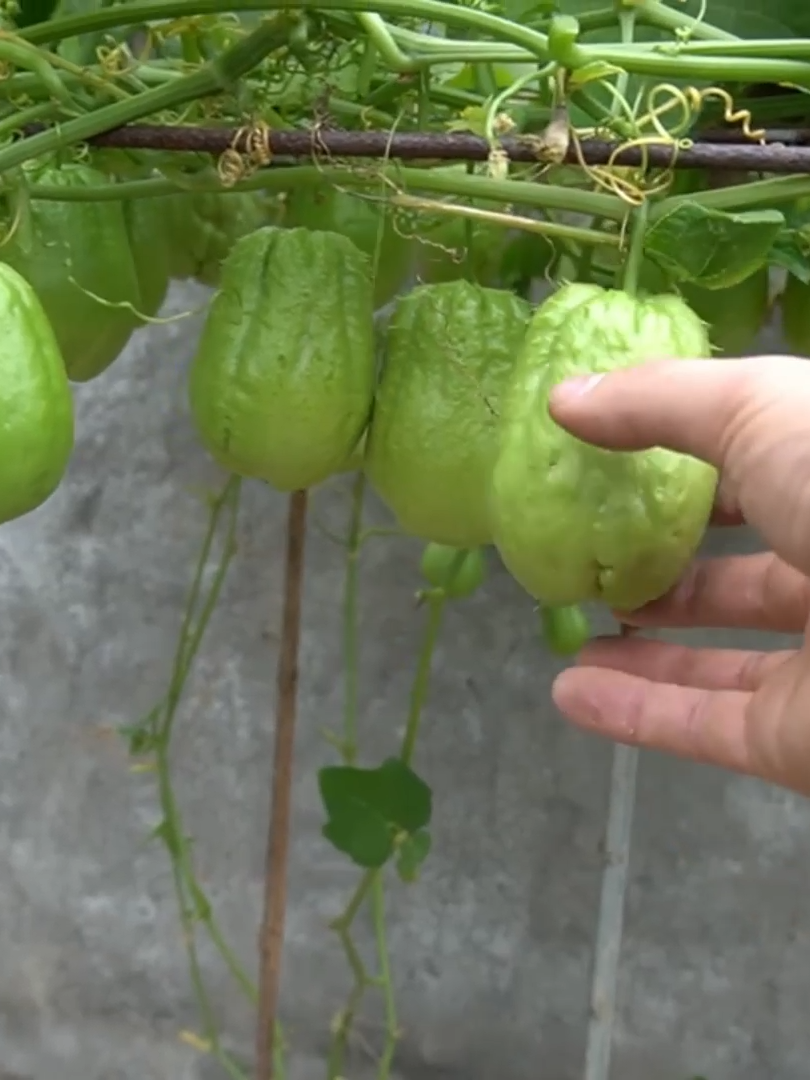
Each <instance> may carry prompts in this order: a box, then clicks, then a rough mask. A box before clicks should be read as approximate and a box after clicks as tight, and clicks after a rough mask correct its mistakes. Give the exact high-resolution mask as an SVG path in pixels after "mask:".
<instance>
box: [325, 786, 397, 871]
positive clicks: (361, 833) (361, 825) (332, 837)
mask: <svg viewBox="0 0 810 1080" xmlns="http://www.w3.org/2000/svg"><path fill="white" fill-rule="evenodd" d="M322 832H323V835H324V837H325V838H326V839H327V840H328V841H329V842H330V844H332V845H333V846H334V847H336V848H337V850H338V851H342V852H343V854H344V855H348V856H349V858H350V859H351V860H352V862H354V863H356V864H357V865H358V866H361V867H362V868H363V869H364V870H376V869H378V868H379V867H381V866H384V865H385V863H387V862H388V860H389V859H390V858H391V853H392V851H393V850H394V838H393V835H392V833H391V830H390V829H389V827H388V825H387V824H386V821H385V819H384V818H382V817H380V815H379V814H376V813H375V812H374V811H373V810H372V809H371V808H370V807H368V806H366V805H364V804H363V803H361V802H352V801H348V802H346V803H344V804H343V805H341V806H340V808H339V809H338V811H337V812H336V813H335V814H334V816H332V817H330V818H329V821H327V823H326V824H325V825H324V827H323V829H322Z"/></svg>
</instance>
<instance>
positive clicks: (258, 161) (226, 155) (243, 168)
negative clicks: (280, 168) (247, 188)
mask: <svg viewBox="0 0 810 1080" xmlns="http://www.w3.org/2000/svg"><path fill="white" fill-rule="evenodd" d="M270 134H271V128H270V125H269V124H267V123H266V122H265V121H264V120H258V121H256V123H255V124H250V125H247V126H245V127H240V128H239V129H238V130H237V132H236V134H235V135H234V137H233V139H232V140H231V145H230V146H229V147H228V149H227V150H225V151H223V153H222V154H221V155H220V158H219V160H218V161H217V175H218V176H219V179H220V181H221V182H222V185H223V186H224V187H233V186H234V184H238V183H239V181H240V180H244V179H245V178H246V177H248V176H251V175H252V174H253V173H255V172H256V170H257V169H261V168H264V167H265V166H267V165H269V164H270V162H271V161H272V160H273V151H272V149H271V147H270Z"/></svg>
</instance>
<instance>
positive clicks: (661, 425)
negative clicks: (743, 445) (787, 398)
mask: <svg viewBox="0 0 810 1080" xmlns="http://www.w3.org/2000/svg"><path fill="white" fill-rule="evenodd" d="M764 374H767V378H768V381H773V379H774V377H775V376H777V377H779V376H781V377H782V378H790V377H791V376H792V377H793V378H795V377H796V375H798V374H803V375H804V381H805V383H806V392H807V393H809V394H810V375H808V373H807V363H806V361H802V360H798V359H794V358H792V357H781V356H780V357H753V358H746V359H744V360H654V361H651V362H649V363H646V364H641V365H639V366H637V367H632V368H624V369H621V370H619V371H612V372H609V373H608V374H606V375H595V376H585V377H583V378H578V379H571V380H569V381H567V382H562V383H560V384H559V385H558V386H556V387H554V389H553V390H552V392H551V397H550V401H549V411H550V412H551V415H552V417H553V418H554V419H555V420H556V421H557V423H558V424H560V426H561V427H564V428H566V430H568V431H570V432H571V434H572V435H576V436H577V437H578V438H581V439H584V440H585V441H586V442H590V443H594V444H595V445H597V446H603V447H605V448H607V449H610V450H646V449H649V448H650V447H652V446H662V447H665V448H666V449H668V450H677V451H679V452H680V453H684V454H690V455H691V456H692V457H697V458H700V459H701V460H703V461H707V462H709V463H710V464H712V465H715V466H717V467H718V468H720V467H722V466H723V464H724V463H725V462H724V459H725V457H726V455H727V450H728V443H729V440H730V439H731V438H732V437H733V435H734V431H735V429H736V427H737V425H738V422H739V420H740V419H741V417H742V415H743V414H744V413H745V412H746V411H747V410H748V409H749V408H750V407H751V406H752V405H754V404H755V403H756V400H757V397H758V396H759V395H760V394H761V392H762V382H763V375H764Z"/></svg>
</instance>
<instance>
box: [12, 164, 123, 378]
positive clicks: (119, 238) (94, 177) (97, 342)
mask: <svg viewBox="0 0 810 1080" xmlns="http://www.w3.org/2000/svg"><path fill="white" fill-rule="evenodd" d="M31 172H32V176H33V179H34V180H35V182H36V183H38V184H43V185H47V186H49V187H60V188H62V189H65V190H67V194H68V195H70V193H71V192H70V190H68V189H74V190H75V189H77V188H78V189H80V188H87V187H90V188H95V189H98V188H99V187H101V186H103V185H104V183H105V182H106V178H105V175H104V174H103V173H101V172H98V171H97V170H95V169H94V168H92V167H91V166H89V165H83V164H81V163H79V162H73V163H70V164H66V165H61V166H58V167H57V166H53V165H47V166H45V167H44V168H39V167H32V170H31ZM3 224H4V226H5V228H6V229H7V230H8V233H7V237H6V239H5V241H4V243H3V244H2V246H1V247H0V260H2V261H3V262H5V263H8V264H9V266H13V267H14V269H15V270H17V272H18V273H20V274H22V276H23V277H24V278H25V279H26V281H27V282H28V283H29V284H30V285H31V286H32V287H33V289H34V290H35V292H36V294H37V296H38V298H39V301H40V303H41V304H42V306H43V308H44V309H45V313H46V315H47V316H48V319H49V320H50V323H51V326H52V327H53V331H54V333H55V335H56V340H57V342H58V345H59V349H60V351H61V353H62V357H63V359H64V362H65V367H66V369H67V373H68V376H69V377H70V378H71V379H72V380H73V381H74V382H86V381H87V380H89V379H92V378H95V377H96V376H97V375H100V374H101V372H102V371H104V370H105V369H106V368H108V367H109V365H110V364H111V363H112V362H113V360H115V358H116V357H117V356H118V355H119V353H120V352H121V350H122V349H123V348H124V346H125V345H126V343H127V341H128V340H129V338H130V337H131V335H132V333H133V332H134V330H136V329H137V327H138V326H139V325H140V321H139V319H138V316H137V315H136V314H135V313H134V312H136V311H140V310H141V309H142V307H143V305H142V303H141V294H140V284H139V280H138V272H137V269H136V266H135V261H134V256H133V253H132V250H131V248H130V242H129V234H128V231H127V223H126V220H125V218H124V211H123V208H122V204H121V203H120V202H114V201H109V200H107V201H98V200H94V199H80V200H75V199H70V198H68V199H65V200H64V201H62V200H58V199H32V200H31V204H30V208H29V213H28V215H27V217H26V218H23V219H22V220H20V221H17V222H14V221H13V215H9V216H8V220H6V221H5V222H3Z"/></svg>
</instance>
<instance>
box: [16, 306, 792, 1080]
mask: <svg viewBox="0 0 810 1080" xmlns="http://www.w3.org/2000/svg"><path fill="white" fill-rule="evenodd" d="M204 299H205V294H204V293H203V292H202V291H201V290H192V289H188V288H183V289H180V288H178V289H176V290H175V291H174V293H173V294H172V297H171V301H170V310H171V311H172V312H175V313H177V312H180V311H184V310H188V309H191V308H195V307H196V308H198V307H200V305H201V304H202V302H203V300H204ZM199 324H200V316H199V315H196V316H194V317H192V318H188V319H184V320H180V321H176V322H174V323H171V324H168V325H163V326H158V327H153V328H151V329H149V330H146V331H143V332H141V333H139V334H138V335H137V337H136V338H135V339H134V340H133V342H132V344H131V346H130V348H129V349H128V350H127V353H126V355H125V356H123V357H122V358H121V359H120V361H119V362H118V363H117V364H116V365H115V366H114V367H113V368H112V369H111V370H110V371H109V372H108V373H107V374H106V375H105V376H104V377H103V378H101V379H99V380H98V381H97V382H94V383H92V384H90V385H88V386H85V387H81V388H79V389H77V392H76V398H77V404H78V421H79V423H78V430H79V435H78V446H77V449H76V454H75V457H74V460H73V464H72V466H71V470H70V475H69V478H68V480H67V482H66V483H65V484H64V486H63V487H62V489H61V490H60V492H59V493H58V494H57V495H56V496H55V497H54V498H53V499H52V500H51V501H50V502H49V503H48V504H47V506H45V507H44V508H43V509H42V510H40V511H39V512H37V513H35V514H33V515H31V516H30V517H28V518H26V519H24V520H23V521H19V522H16V523H13V524H11V525H7V526H5V527H4V528H3V529H2V530H0V596H1V597H2V618H1V619H0V665H1V666H0V671H1V672H2V687H3V694H2V700H3V723H2V726H1V727H0V1080H214V1078H218V1077H221V1076H224V1075H225V1074H224V1072H223V1071H222V1070H221V1068H220V1067H219V1066H218V1065H216V1064H215V1063H213V1062H212V1061H211V1059H210V1058H209V1057H207V1056H206V1055H204V1054H200V1053H199V1052H198V1051H196V1050H194V1049H193V1048H192V1047H190V1046H188V1045H186V1044H185V1043H184V1042H183V1041H182V1040H181V1039H180V1038H179V1033H180V1032H181V1031H182V1030H183V1029H192V1030H199V1028H198V1020H197V1013H196V1008H195V1005H194V998H193V994H192V991H191V984H190V979H189V974H188V969H187V965H186V960H185V955H184V950H183V945H182V940H181V936H180V932H179V925H178V920H177V909H176V905H175V902H174V899H173V895H172V882H171V876H170V867H169V863H168V860H167V858H166V855H165V852H164V850H163V849H162V848H161V847H160V846H159V845H158V844H156V843H154V842H149V841H148V833H149V830H150V829H151V828H153V827H154V826H155V825H156V824H157V823H158V820H159V818H158V812H157V807H156V801H155V793H154V778H153V777H152V776H151V775H150V774H133V773H132V772H131V771H130V762H129V761H128V759H127V756H126V752H125V746H124V744H123V741H122V740H121V739H120V738H119V737H118V736H117V735H116V734H114V733H113V731H112V729H113V728H114V727H115V726H117V725H121V724H125V723H129V722H131V721H133V720H134V719H136V718H138V717H139V716H140V715H141V714H142V713H144V712H145V711H147V710H148V709H149V708H150V707H151V706H152V705H153V704H154V702H155V700H156V698H158V697H159V696H160V694H161V693H162V692H163V690H164V689H165V686H166V680H167V677H168V672H169V666H170V658H171V652H172V649H173V647H174V642H175V639H176V635H177V632H178V629H179V619H180V613H181V610H182V606H183V602H184V598H185V593H186V590H187V588H188V585H189V582H190V577H191V573H192V570H193V565H194V560H195V558H196V555H197V552H198V549H199V545H200V542H201V539H202V533H203V530H204V527H205V522H206V511H205V508H204V506H203V504H202V500H201V493H202V492H204V491H205V490H206V489H210V488H211V487H212V486H215V485H216V484H217V483H219V482H220V480H221V476H220V474H219V473H217V471H216V470H215V469H214V467H213V466H212V465H211V463H210V462H209V460H208V459H207V457H206V455H205V454H204V453H203V452H202V450H201V449H200V448H199V447H198V446H197V444H196V441H195V439H194V437H193V435H192V433H191V431H190V429H189V425H188V420H187V416H186V405H185V384H184V377H185V369H186V365H187V362H188V359H189V357H190V355H191V353H192V350H193V348H194V344H195V339H196V334H197V332H198V329H199ZM347 490H348V481H347V480H341V481H338V482H336V483H334V484H332V485H330V486H329V487H328V488H325V489H324V490H322V491H319V492H318V493H317V495H316V496H315V497H314V499H313V504H312V522H311V528H310V533H309V540H308V545H309V546H308V551H307V585H306V598H305V600H306V607H305V631H304V640H303V653H302V696H301V709H300V720H299V735H298V744H297V780H296V784H295V795H294V814H295V835H294V845H293V857H292V868H291V893H290V908H289V924H288V941H287V951H286V955H285V973H284V976H285V977H284V995H283V1018H284V1021H285V1023H286V1026H287V1035H288V1039H289V1040H290V1042H291V1044H292V1047H293V1056H292V1068H291V1071H290V1075H291V1076H292V1077H293V1078H294V1080H309V1078H310V1077H313V1078H315V1077H322V1076H323V1075H324V1068H323V1053H324V1049H325V1045H326V1041H327V1031H328V1025H329V1022H330V1019H331V1017H332V1016H333V1015H334V1013H335V1012H336V1011H337V1010H338V1008H340V1006H341V1005H342V1003H343V1001H344V999H345V995H346V993H347V991H348V988H349V978H348V971H347V968H346V966H345V963H344V961H343V960H342V958H341V956H340V954H339V950H338V949H337V947H336V943H335V941H334V939H333V937H332V935H331V934H330V932H329V931H328V930H327V928H326V923H327V920H329V919H330V918H332V917H334V916H335V915H336V914H337V913H338V912H339V910H340V908H341V906H342V904H343V903H345V900H346V898H347V897H348V895H349V893H350V892H351V890H352V888H353V887H354V884H355V882H356V880H357V871H355V870H354V869H353V868H352V867H351V866H350V865H349V864H348V863H347V862H346V861H345V860H344V859H343V858H341V857H340V856H338V855H337V854H336V853H335V852H334V851H333V850H332V849H330V848H329V847H328V846H327V844H326V843H325V842H324V841H323V840H322V839H321V837H320V825H321V811H320V807H319V803H318V797H317V787H316V770H317V768H318V767H319V766H320V765H322V764H324V763H327V762H328V761H331V760H332V753H331V751H330V749H329V747H328V746H327V744H326V743H325V742H324V741H323V739H322V738H321V736H320V734H319V728H320V727H321V726H322V725H326V724H329V723H331V722H335V723H337V722H338V720H339V714H340V708H341V702H342V685H341V663H342V661H341V653H340V649H341V639H340V608H339V603H340V594H341V589H342V574H343V568H342V555H341V551H340V549H339V548H337V547H336V546H335V545H334V544H333V543H332V542H331V541H330V540H329V539H328V538H327V536H326V535H325V534H324V532H323V531H322V530H321V529H320V528H319V527H318V526H319V525H321V526H326V527H327V528H331V529H340V528H342V527H343V523H344V521H345V516H346V511H347ZM284 512H285V502H284V500H283V499H282V498H281V497H279V496H277V495H275V494H273V493H272V492H271V491H269V490H268V489H266V488H263V487H262V486H260V485H248V486H247V490H246V492H245V503H244V507H243V515H242V519H241V525H240V532H239V542H240V553H239V556H238V558H237V560H236V562H235V564H234V566H233V569H232V573H231V575H230V578H229V581H228V584H227V587H226V593H225V596H224V599H223V602H222V604H221V606H220V608H219V610H218V611H217V613H216V615H215V617H214V620H213V623H212V626H211V631H210V634H209V636H208V638H207V640H206V644H205V647H204V651H203V656H202V658H201V660H200V663H199V665H198V668H197V671H196V673H195V676H194V678H193V680H192V684H191V686H190V688H189V693H188V697H187V699H186V704H185V706H184V709H183V711H182V714H181V716H180V718H179V721H178V729H177V732H176V736H175V744H174V768H175V773H176V782H177V794H178V798H179V800H180V805H181V808H182V811H183V814H184V815H185V821H186V825H187V829H188V831H189V832H190V833H192V834H193V835H194V836H195V837H196V838H197V844H196V846H195V853H196V858H197V862H198V869H199V874H200V878H201V880H202V883H203V885H204V887H205V888H206V889H207V890H208V892H209V894H210V896H211V899H212V901H213V904H214V909H215V911H216V912H217V914H218V916H219V919H220V922H221V925H222V927H223V930H224V933H225V935H226V937H227V939H228V940H229V941H230V942H231V943H232V946H233V948H234V949H235V951H236V953H237V954H238V955H239V957H240V958H241V959H242V960H243V962H244V963H245V964H246V965H248V966H249V967H250V968H251V970H252V969H253V957H254V954H255V941H256V928H257V925H258V920H259V913H260V905H261V889H262V885H261V878H262V869H263V867H262V863H263V852H264V842H265V832H266V818H267V812H268V780H269V767H270V766H269V763H270V753H271V743H272V716H273V699H274V665H275V659H276V655H275V654H276V643H277V626H278V618H279V608H280V586H281V577H280V556H281V550H282V542H283V529H284ZM369 516H370V519H371V520H377V521H379V522H385V521H386V520H387V518H386V516H385V514H384V513H383V512H382V511H381V509H380V508H379V506H377V505H376V504H370V506H369ZM710 546H711V547H712V548H713V549H714V550H715V551H721V550H731V549H732V548H733V549H735V550H740V549H749V548H752V547H753V546H755V540H754V539H753V538H752V537H750V536H747V535H745V534H740V535H732V534H726V535H720V534H719V533H718V534H716V535H714V536H713V537H711V539H710ZM419 551H420V548H419V545H418V544H415V543H411V542H408V541H405V540H392V539H385V540H379V541H376V542H373V543H371V544H369V546H368V547H367V549H366V551H365V554H364V558H363V562H362V620H363V654H362V676H363V681H362V740H363V746H364V751H365V756H366V760H367V761H368V762H370V763H375V762H378V761H379V760H381V758H382V757H383V756H385V755H386V754H387V753H388V752H390V750H391V749H392V747H393V745H394V740H395V738H396V733H397V732H398V731H399V730H400V727H401V724H402V721H403V717H404V712H405V708H406V704H407V693H408V687H409V682H410V678H411V672H412V668H413V664H414V658H415V651H416V648H417V643H418V641H419V636H420V629H421V626H422V619H423V615H422V613H419V612H417V611H415V610H414V605H413V591H414V588H415V586H416V582H417V570H416V564H417V560H418V556H419ZM684 636H685V637H688V638H689V639H690V640H692V641H697V642H700V641H701V640H704V639H706V637H707V635H701V634H691V635H684ZM743 637H744V635H731V634H729V635H719V634H713V635H712V639H713V640H714V641H715V642H717V641H718V640H720V639H723V640H724V641H725V642H727V643H728V644H731V643H736V642H737V641H738V640H740V639H742V638H743ZM749 639H750V636H749ZM760 644H763V645H765V646H766V647H767V646H770V645H772V644H775V641H773V640H772V639H771V638H767V637H761V638H760ZM557 670H558V663H557V662H556V661H555V660H553V659H550V658H549V657H548V656H546V655H545V654H544V652H543V651H542V649H541V647H540V646H539V644H538V642H537V640H536V635H535V623H534V616H533V611H532V605H531V604H530V602H529V601H528V600H527V598H526V597H525V596H524V595H523V594H522V593H521V591H520V590H519V589H518V588H517V586H516V585H515V584H514V583H513V582H512V581H511V580H510V578H509V577H508V576H507V575H506V573H505V572H504V571H503V570H502V569H501V568H500V567H499V566H498V565H497V564H496V562H495V561H494V560H493V563H492V573H491V577H490V580H489V582H488V584H487V586H486V588H485V589H484V590H483V592H482V593H481V595H480V596H477V597H476V598H475V599H473V600H472V601H471V602H469V603H467V604H464V605H459V606H458V607H457V608H456V610H454V611H452V613H451V614H450V617H449V619H448V623H447V627H446V631H445V633H444V636H443V638H442V642H441V646H440V649H439V653H438V658H437V664H436V671H435V678H434V682H433V687H432V692H431V695H430V700H429V706H428V710H427V714H426V717H425V724H424V733H423V737H422V741H421V743H420V749H419V753H418V760H417V768H418V769H419V771H420V772H421V773H422V774H423V775H424V776H425V777H426V779H427V780H428V781H429V783H430V784H431V785H432V787H433V790H434V796H435V809H434V829H433V833H434V850H433V852H432V853H431V856H430V858H429V860H428V862H427V864H426V867H425V872H424V875H423V878H422V880H421V882H420V883H419V884H417V885H415V886H412V887H410V888H405V887H404V886H401V885H399V884H398V883H397V882H396V881H394V882H392V886H391V890H390V896H391V900H390V902H389V908H390V912H389V921H390V935H389V936H390V941H391V945H392V949H393V953H394V971H395V974H396V983H397V989H398V1002H399V1009H400V1021H401V1024H402V1026H403V1029H404V1038H403V1042H402V1046H401V1050H400V1054H399V1057H398V1067H397V1072H396V1076H397V1077H400V1078H408V1080H440V1078H441V1080H494V1078H496V1077H497V1078H498V1080H538V1078H542V1080H575V1078H578V1077H580V1076H581V1075H582V1073H581V1069H582V1060H583V1046H584V1032H585V1023H586V1003H587V998H588V982H589V974H590V962H591V946H592V940H593V933H594V927H595V920H596V910H597V900H598V889H599V881H600V872H601V864H600V852H599V844H600V840H601V836H602V827H603V822H604V819H605V808H606V799H607V785H608V776H609V765H610V748H609V747H608V746H607V745H605V744H603V743H602V742H601V741H600V740H598V739H596V738H593V737H587V736H584V735H582V734H579V733H577V732H575V731H572V730H570V729H569V728H568V727H567V726H566V725H565V724H564V723H563V722H562V721H561V720H560V718H559V717H558V716H557V715H556V714H555V712H554V710H553V708H552V707H551V705H550V702H549V686H550V683H551V680H552V678H553V676H554V674H555V672H556V671H557ZM809 840H810V807H808V804H806V803H805V802H803V801H801V800H800V799H798V798H794V797H793V796H790V795H787V794H783V793H781V792H779V791H775V790H772V789H770V788H768V787H765V786H763V785H762V784H759V783H756V782H753V781H749V780H744V779H737V778H734V777H731V776H726V775H723V774H721V773H719V772H716V771H713V770H710V769H707V768H698V767H695V766H692V765H688V764H685V763H683V762H679V761H671V760H665V759H663V758H661V757H658V756H656V755H652V754H651V755H647V756H645V757H644V758H643V759H642V763H641V770H640V776H639V793H638V806H637V820H636V826H635V832H634V847H633V857H632V866H631V884H630V890H629V899H628V912H627V923H626V938H625V944H624V953H623V969H622V978H621V987H620V1002H619V1010H620V1018H619V1023H618V1030H617V1035H616V1052H615V1055H614V1068H613V1072H612V1078H613V1080H691V1077H693V1076H695V1075H696V1074H699V1075H701V1076H704V1077H706V1078H707V1080H765V1078H768V1080H806V1078H807V1076H808V1075H809V1074H810V1025H808V1024H807V1009H808V1005H807V1002H808V1000H810V945H809V943H808V936H809V935H810V907H809V906H808V904H807V896H808V892H810V860H809V859H808V858H807V849H808V841H809ZM364 942H365V944H368V939H367V937H366V938H365V939H364ZM202 961H203V968H204V973H205V977H206V979H207V980H208V982H209V985H210V987H211V992H212V996H213V1000H214V1002H215V1005H216V1009H217V1013H218V1017H219V1022H220V1025H221V1030H222V1032H223V1039H224V1042H225V1044H226V1045H227V1046H229V1047H230V1048H231V1049H232V1050H233V1051H234V1052H235V1054H236V1055H237V1057H240V1056H241V1059H242V1060H248V1059H249V1057H250V1054H251V1050H252V1037H253V1036H252V1012H251V1009H250V1008H249V1007H248V1006H247V1005H246V1004H245V1002H244V1000H243V999H241V998H240V997H239V995H238V993H236V992H235V991H234V990H233V988H232V985H231V984H230V982H229V981H228V978H227V976H226V974H225V972H224V970H223V968H222V965H221V964H220V963H219V962H218V961H217V960H216V958H215V957H214V955H213V954H212V952H211V951H210V950H206V949H204V950H203V953H202ZM359 1033H360V1037H359V1038H358V1039H357V1040H356V1042H355V1044H354V1045H355V1049H356V1060H355V1063H354V1065H353V1067H352V1069H351V1071H350V1073H349V1076H350V1078H351V1080H361V1078H363V1077H365V1076H366V1075H371V1073H370V1071H369V1065H370V1056H369V1050H373V1049H374V1048H375V1047H379V1045H380V1040H381V1027H380V1014H379V1010H378V1009H376V1008H371V1009H370V1010H369V1011H368V1012H367V1013H365V1014H364V1017H363V1022H362V1023H361V1025H360V1029H359Z"/></svg>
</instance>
